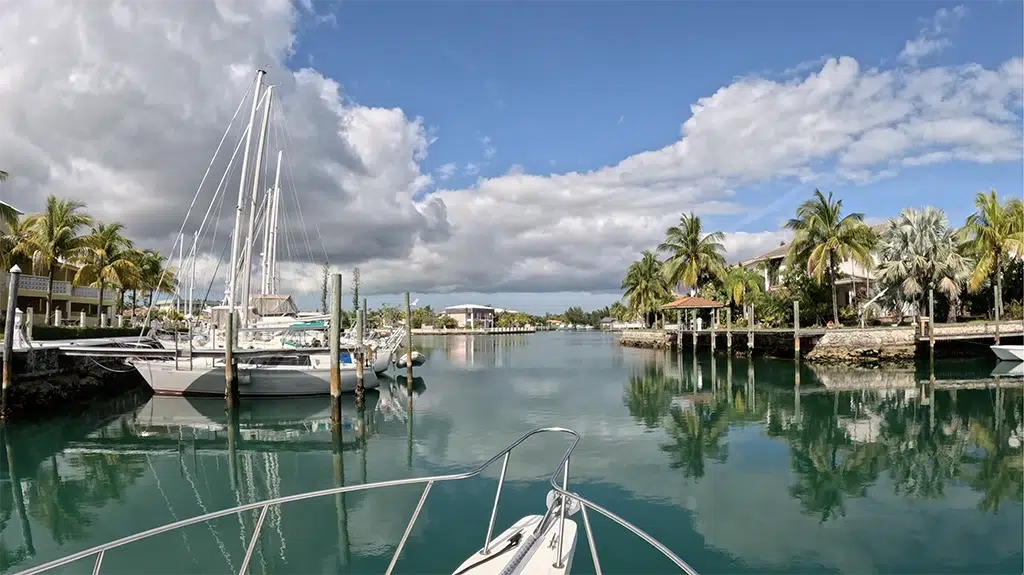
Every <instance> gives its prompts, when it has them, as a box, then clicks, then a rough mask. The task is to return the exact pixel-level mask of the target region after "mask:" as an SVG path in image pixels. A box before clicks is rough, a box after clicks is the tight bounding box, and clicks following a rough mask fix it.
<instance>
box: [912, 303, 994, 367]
mask: <svg viewBox="0 0 1024 575" xmlns="http://www.w3.org/2000/svg"><path fill="white" fill-rule="evenodd" d="M996 325H998V324H996ZM996 329H999V328H998V327H997V328H996ZM928 353H929V355H930V356H931V357H935V288H931V289H929V290H928Z"/></svg>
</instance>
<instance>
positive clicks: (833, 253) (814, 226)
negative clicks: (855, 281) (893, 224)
mask: <svg viewBox="0 0 1024 575" xmlns="http://www.w3.org/2000/svg"><path fill="white" fill-rule="evenodd" d="M842 211H843V201H842V200H833V199H832V192H829V193H828V197H827V198H826V197H825V195H824V194H822V193H821V191H820V190H814V195H813V196H812V197H811V199H809V200H807V201H806V202H804V203H802V204H800V206H799V207H797V209H796V216H797V217H796V218H793V219H791V220H789V222H787V223H786V228H787V229H790V230H793V231H794V232H796V235H795V237H794V238H793V243H792V244H790V248H789V253H787V254H786V259H785V262H786V264H787V265H793V264H795V263H797V262H801V263H802V262H807V275H809V276H811V277H813V278H814V279H815V281H816V282H817V283H818V285H821V283H822V281H824V279H825V277H827V278H828V283H829V288H830V289H831V291H832V320H833V322H834V323H835V324H836V325H839V299H838V297H837V296H836V273H837V271H838V266H839V264H840V263H842V262H843V261H846V260H852V261H854V262H856V263H858V264H860V265H862V266H864V267H870V266H871V264H872V262H871V248H872V247H873V246H874V244H875V233H874V232H873V231H871V228H869V227H868V226H867V225H865V224H864V214H861V213H852V214H847V215H846V216H843V215H842Z"/></svg>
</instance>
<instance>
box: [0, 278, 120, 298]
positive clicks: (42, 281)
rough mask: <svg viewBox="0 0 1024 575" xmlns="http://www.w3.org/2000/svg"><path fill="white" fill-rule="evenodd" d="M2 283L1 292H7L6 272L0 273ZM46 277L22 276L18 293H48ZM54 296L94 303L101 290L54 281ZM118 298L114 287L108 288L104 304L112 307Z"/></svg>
mask: <svg viewBox="0 0 1024 575" xmlns="http://www.w3.org/2000/svg"><path fill="white" fill-rule="evenodd" d="M0 281H2V286H3V287H2V288H0V291H3V292H4V293H6V292H7V284H8V281H9V279H8V274H7V273H6V272H0ZM46 283H47V278H46V276H33V275H27V274H21V280H19V284H18V286H19V287H18V291H20V292H27V291H34V292H41V293H46ZM53 295H54V297H56V298H58V299H68V298H70V297H76V298H82V299H86V300H91V302H94V301H95V300H96V299H98V298H99V297H100V290H99V288H91V287H74V286H72V285H71V282H66V281H60V280H54V281H53ZM116 298H117V290H116V289H115V288H112V287H108V288H107V289H105V290H103V303H104V304H107V305H110V304H112V303H114V300H115V299H116Z"/></svg>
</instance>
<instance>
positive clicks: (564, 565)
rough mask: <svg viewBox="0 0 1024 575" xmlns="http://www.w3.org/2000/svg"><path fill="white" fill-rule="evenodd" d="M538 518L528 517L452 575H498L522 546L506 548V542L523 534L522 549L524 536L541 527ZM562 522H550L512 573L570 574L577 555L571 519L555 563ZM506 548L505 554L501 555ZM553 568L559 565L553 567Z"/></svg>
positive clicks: (496, 538)
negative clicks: (456, 574) (559, 559)
mask: <svg viewBox="0 0 1024 575" xmlns="http://www.w3.org/2000/svg"><path fill="white" fill-rule="evenodd" d="M540 520H541V516H540V515H527V516H526V517H523V518H522V519H520V520H519V521H516V523H515V525H513V526H512V527H509V528H508V529H506V530H505V531H504V532H503V533H502V534H501V535H498V536H497V537H495V538H494V539H493V540H492V541H491V544H490V546H489V552H488V553H487V554H486V555H484V554H483V549H481V550H480V551H477V552H476V553H474V554H473V555H472V556H471V557H470V558H469V559H466V561H465V562H463V563H462V565H459V568H458V569H456V570H455V571H453V573H462V574H463V575H498V574H499V573H501V572H502V570H503V569H505V568H506V567H507V566H508V564H509V562H510V561H511V560H512V558H513V557H515V556H516V554H517V552H519V551H521V546H514V547H509V539H510V538H511V537H512V536H513V535H516V534H517V533H521V534H522V537H523V539H522V543H521V545H525V544H526V536H527V535H528V534H529V533H530V532H531V531H533V529H534V528H535V527H536V526H537V524H538V523H540ZM560 523H561V522H560V521H558V520H557V519H556V520H554V521H551V525H549V526H548V528H547V530H545V531H544V532H543V533H541V534H540V535H539V537H538V539H539V540H538V541H537V543H536V544H535V545H534V546H533V547H534V548H533V549H532V550H531V551H529V552H528V554H527V555H526V556H525V557H524V558H523V560H522V561H521V562H520V563H519V568H518V569H517V570H515V571H513V572H514V573H521V574H522V575H541V574H543V575H565V574H567V573H569V572H570V571H571V570H572V559H573V554H574V552H575V551H576V522H575V521H573V520H571V519H566V520H565V533H564V539H563V542H562V557H561V561H558V544H557V543H554V544H552V543H553V542H556V541H557V538H558V529H559V527H558V526H559V524H560ZM506 548H508V550H507V551H505V552H503V553H502V552H501V551H502V550H503V549H506ZM555 565H559V567H556V566H555Z"/></svg>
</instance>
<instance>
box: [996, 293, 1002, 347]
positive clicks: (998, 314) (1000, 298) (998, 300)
mask: <svg viewBox="0 0 1024 575" xmlns="http://www.w3.org/2000/svg"><path fill="white" fill-rule="evenodd" d="M1002 295H1003V292H1002V290H1000V289H999V285H998V284H997V285H996V301H995V304H996V345H999V318H1000V316H1001V315H1002V314H1001V313H1000V312H1001V311H1002V310H1000V309H999V308H1000V305H999V302H1000V301H1001V300H1002V299H1003V298H1002Z"/></svg>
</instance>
